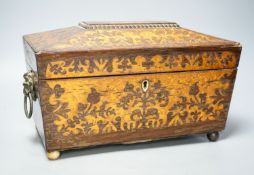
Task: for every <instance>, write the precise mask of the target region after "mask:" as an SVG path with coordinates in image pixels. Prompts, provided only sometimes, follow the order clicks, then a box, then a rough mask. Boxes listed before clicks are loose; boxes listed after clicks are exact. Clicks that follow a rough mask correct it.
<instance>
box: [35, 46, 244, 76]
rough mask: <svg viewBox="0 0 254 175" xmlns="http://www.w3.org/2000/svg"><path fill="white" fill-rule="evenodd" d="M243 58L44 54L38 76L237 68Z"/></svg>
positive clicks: (166, 52) (200, 52) (226, 52)
mask: <svg viewBox="0 0 254 175" xmlns="http://www.w3.org/2000/svg"><path fill="white" fill-rule="evenodd" d="M239 57H240V48H231V49H226V48H220V49H218V48H217V49H216V50H215V49H214V48H206V50H204V49H179V50H177V49H148V50H137V51H133V50H128V51H115V52H90V53H82V52H79V53H78V52H77V53H62V54H49V55H48V54H46V55H45V54H44V55H40V56H39V58H38V67H39V70H38V73H39V77H40V79H55V78H71V77H90V76H108V75H124V74H140V73H158V72H176V71H190V70H210V69H230V68H236V67H237V65H238V62H239Z"/></svg>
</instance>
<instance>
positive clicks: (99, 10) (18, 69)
mask: <svg viewBox="0 0 254 175" xmlns="http://www.w3.org/2000/svg"><path fill="white" fill-rule="evenodd" d="M253 2H254V1H251V0H250V1H247V0H246V1H243V0H239V1H233V0H228V1H225V0H212V1H205V0H194V1H193V0H192V1H191V0H189V1H183V0H177V1H160V0H156V1H148V0H143V1H138V0H128V1H120V0H116V1H110V0H107V1H106V0H104V1H103V0H102V1H96V0H93V1H90V2H87V1H84V0H82V1H81V0H80V1H74V0H72V1H64V0H61V1H60V0H59V1H57V0H56V1H53V0H48V1H46V0H45V1H38V0H33V1H32V0H31V1H26V0H23V1H21V0H17V1H13V0H6V1H3V0H0V49H1V50H0V65H1V67H0V119H1V120H0V174H1V175H7V174H26V175H30V174H36V175H39V174H44V175H50V174H54V175H56V174H62V175H63V174H73V175H77V174H83V175H84V174H85V175H90V174H121V175H124V174H132V175H134V174H139V175H141V174H146V175H148V174H156V175H158V174H173V175H176V174H195V175H198V174H202V175H204V174H206V175H208V174H238V175H239V174H243V175H245V174H246V175H247V174H254V117H253V108H254V105H253V97H254V95H253V91H254V82H253V80H254V79H253V76H254V70H253V69H254V64H253V63H254V58H253V57H254V47H253V46H254V45H253V44H254V3H253ZM82 20H89V21H101V20H107V21H112V20H115V21H125V20H130V21H136V20H150V21H151V20H168V21H175V22H178V23H179V24H180V25H181V26H183V27H186V28H190V29H193V30H196V31H200V32H204V33H208V34H211V35H216V36H219V37H222V38H226V39H230V40H234V41H238V42H241V44H242V45H243V50H242V55H241V61H240V65H239V72H238V75H237V80H236V84H235V89H234V93H233V98H232V103H231V106H230V112H229V117H228V122H227V126H226V130H225V131H223V132H222V133H221V137H220V140H219V141H218V142H216V143H209V142H208V141H207V139H206V137H205V135H198V136H192V137H185V138H181V139H171V140H167V141H160V142H154V143H148V144H136V145H129V146H104V147H100V148H94V149H83V150H79V151H70V152H65V153H63V155H62V157H61V159H59V160H57V161H48V160H47V158H46V156H45V152H44V148H43V147H42V144H41V141H40V139H39V137H38V135H37V133H36V130H35V127H34V123H33V120H27V119H26V118H25V115H24V112H23V94H22V82H23V77H22V75H23V73H25V71H26V70H25V61H24V60H25V58H24V53H23V45H22V35H24V34H29V33H34V32H40V31H46V30H51V29H56V28H62V27H68V26H73V25H76V24H77V23H78V22H79V21H82Z"/></svg>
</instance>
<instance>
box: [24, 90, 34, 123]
mask: <svg viewBox="0 0 254 175" xmlns="http://www.w3.org/2000/svg"><path fill="white" fill-rule="evenodd" d="M27 99H29V112H28V109H27ZM24 111H25V114H26V117H27V118H28V119H30V118H31V117H32V114H33V99H32V95H31V93H29V94H28V95H25V96H24Z"/></svg>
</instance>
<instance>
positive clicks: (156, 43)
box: [24, 22, 241, 79]
mask: <svg viewBox="0 0 254 175" xmlns="http://www.w3.org/2000/svg"><path fill="white" fill-rule="evenodd" d="M24 44H25V47H26V55H27V63H28V65H30V66H31V67H32V69H34V70H35V71H38V74H39V78H42V79H51V78H66V77H84V76H98V75H111V74H130V73H146V72H149V71H150V72H165V71H185V70H201V69H219V68H234V67H237V64H238V59H239V56H240V51H241V45H240V44H239V43H237V42H233V41H229V40H225V39H220V38H217V37H213V36H209V35H205V34H201V33H198V32H194V31H191V30H188V29H185V28H182V27H180V26H179V25H178V24H176V23H171V22H125V23H96V22H94V23H86V22H81V23H80V24H79V25H78V26H74V27H68V28H63V29H57V30H52V31H47V32H41V33H35V34H30V35H26V36H24ZM225 51H227V52H225ZM31 52H33V53H34V56H33V55H31ZM231 52H232V53H231ZM183 53H189V54H188V56H186V55H185V54H183ZM195 53H196V57H204V59H205V60H202V62H203V63H204V62H205V61H207V59H211V57H212V56H211V54H218V55H223V54H224V55H225V54H226V55H229V57H233V58H231V59H234V60H233V61H232V64H228V65H226V64H223V65H222V63H221V64H217V63H215V64H210V65H209V64H207V65H203V63H201V61H200V62H199V63H198V65H196V66H195V65H191V64H190V65H188V64H187V63H186V65H185V66H180V67H177V66H174V64H173V66H169V68H168V69H166V68H165V66H162V65H156V64H153V63H152V62H153V61H155V62H156V60H157V61H158V60H159V61H158V62H163V59H167V58H165V55H166V56H167V55H168V54H174V55H178V56H176V57H175V58H173V59H175V61H176V62H179V59H183V60H184V58H185V61H186V59H187V62H188V61H190V59H192V58H191V57H192V56H193V54H194V55H195ZM144 54H148V55H149V57H150V58H148V59H149V60H150V62H151V64H150V65H149V60H148V62H147V63H143V62H144V61H143V62H142V61H141V62H140V63H139V61H138V60H144V59H147V58H146V57H147V56H144ZM153 54H154V55H153ZM197 54H199V55H197ZM202 54H204V55H202ZM156 55H162V56H161V58H155V57H154V58H152V57H153V56H156ZM163 55H164V56H163ZM117 56H118V58H117V59H116V63H117V62H118V63H119V62H121V61H123V60H124V61H125V62H126V61H127V62H128V61H129V63H130V64H129V67H132V68H133V69H128V64H127V66H126V63H125V64H123V66H125V67H123V69H121V68H120V69H119V70H118V69H117V68H114V66H110V67H105V64H107V63H105V60H110V59H113V58H114V57H117ZM138 56H143V57H144V58H138ZM171 56H172V55H171ZM82 57H83V59H81V58H82ZM85 57H86V58H85ZM95 57H100V58H97V59H98V60H97V61H94V63H93V64H95V67H91V65H90V66H87V67H86V65H87V64H92V63H91V62H93V60H95V59H96V58H95ZM124 57H129V58H127V59H125V58H124ZM133 57H136V59H133ZM168 57H170V55H168ZM218 57H219V56H218ZM227 57H228V56H227ZM91 59H92V60H91ZM202 59H203V58H202ZM218 59H224V58H221V57H220V58H218ZM86 60H87V61H88V62H87V63H86ZM57 61H58V63H57ZM61 61H62V62H61ZM169 61H170V59H169ZM171 61H172V60H171ZM224 61H225V60H224ZM100 62H103V63H102V64H103V66H102V67H100V66H98V64H99V63H100ZM167 62H168V61H167V60H166V61H165V64H164V65H166V63H167ZM55 63H57V65H56V64H55ZM82 63H83V64H82ZM75 64H76V65H75ZM77 64H80V65H81V67H80V69H79V68H77ZM110 64H113V65H114V64H115V63H114V60H113V61H111V63H110ZM132 64H134V66H132ZM139 64H141V65H140V66H141V67H142V65H143V66H144V68H141V67H138V65H139ZM180 64H184V63H179V65H180ZM75 66H76V68H75ZM82 66H83V67H82ZM119 66H120V67H121V65H119V64H118V65H117V67H118V68H119ZM146 66H147V67H149V68H148V69H147V67H146ZM156 66H157V67H156ZM72 67H73V68H74V70H73V71H71V70H72V69H71V68H72ZM96 67H97V68H96ZM65 68H66V70H65ZM153 68H154V69H153ZM57 69H58V70H57ZM67 69H68V70H69V71H68V70H67ZM50 70H53V71H52V72H50ZM126 70H127V71H126Z"/></svg>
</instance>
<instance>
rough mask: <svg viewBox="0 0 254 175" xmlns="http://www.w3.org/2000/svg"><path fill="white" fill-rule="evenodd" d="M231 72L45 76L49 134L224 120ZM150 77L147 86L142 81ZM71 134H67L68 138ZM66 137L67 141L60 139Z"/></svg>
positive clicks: (103, 132) (95, 132)
mask: <svg viewBox="0 0 254 175" xmlns="http://www.w3.org/2000/svg"><path fill="white" fill-rule="evenodd" d="M235 73H236V71H235V70H217V71H196V72H183V73H161V74H150V75H135V76H120V77H118V76H113V77H101V78H82V79H63V80H61V79H59V80H48V81H47V80H45V81H43V83H42V86H41V92H42V93H44V94H47V95H46V96H44V97H43V98H44V99H43V100H42V102H43V104H42V110H43V114H44V117H45V120H46V121H48V120H50V121H51V122H48V123H47V122H46V130H48V131H50V132H46V134H47V137H48V138H54V140H55V142H57V143H58V144H59V143H62V142H64V143H65V144H68V142H71V139H81V138H83V137H89V136H93V135H107V134H112V133H117V132H119V133H120V132H121V133H124V132H134V131H138V130H143V129H161V128H170V127H181V126H186V125H189V124H193V123H196V124H199V123H200V124H201V123H202V122H210V121H219V120H225V117H226V116H227V111H228V108H229V103H230V98H231V93H232V88H233V83H234V76H235ZM144 80H146V81H148V83H149V86H148V87H147V90H144V89H143V88H142V82H144ZM69 136H70V137H69ZM65 137H68V138H70V139H64V138H65Z"/></svg>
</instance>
